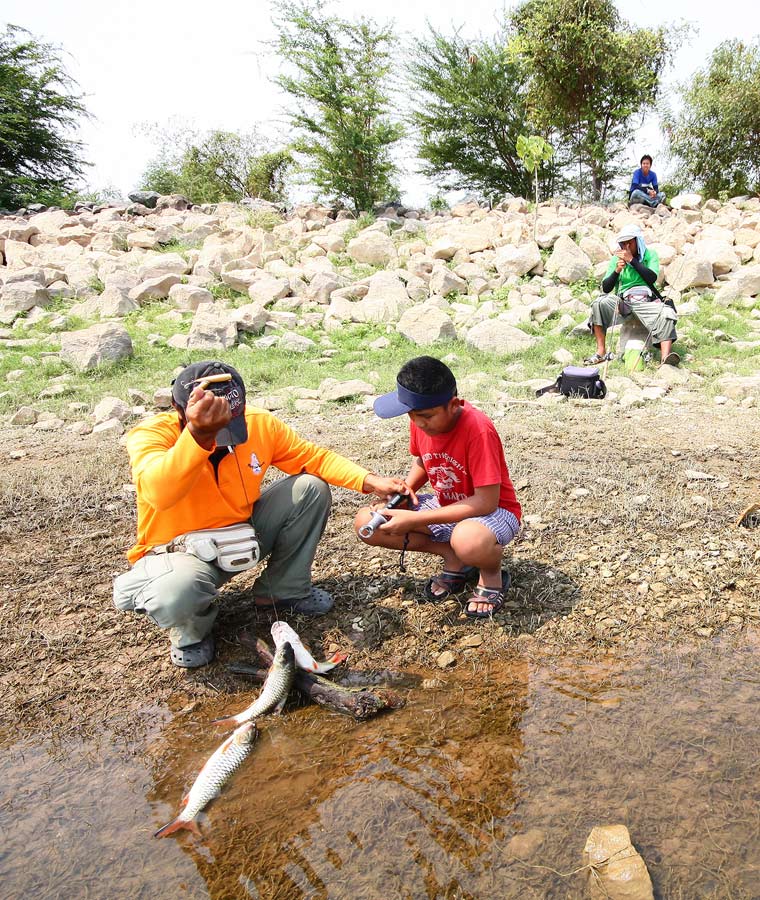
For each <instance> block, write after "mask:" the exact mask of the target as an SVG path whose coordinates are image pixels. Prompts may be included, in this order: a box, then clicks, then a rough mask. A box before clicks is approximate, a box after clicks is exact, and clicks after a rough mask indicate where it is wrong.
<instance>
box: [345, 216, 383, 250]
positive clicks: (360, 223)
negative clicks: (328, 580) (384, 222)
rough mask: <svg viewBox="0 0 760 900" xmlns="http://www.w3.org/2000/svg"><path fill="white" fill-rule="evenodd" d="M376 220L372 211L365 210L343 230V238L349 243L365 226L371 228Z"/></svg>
mask: <svg viewBox="0 0 760 900" xmlns="http://www.w3.org/2000/svg"><path fill="white" fill-rule="evenodd" d="M375 221H376V219H375V217H374V215H373V214H372V213H368V212H363V213H362V214H361V215H360V216H359V218H358V219H356V220H355V221H354V222H352V223H351V224H350V225H349V227H348V228H347V229H346V230H345V231H344V232H343V240H344V241H345V242H346V244H348V242H349V241H350V240H352V239H353V238H355V237H356V235H357V234H359V232H360V231H362V230H363V229H364V228H369V226H370V225H372V224H373V223H374V222H375Z"/></svg>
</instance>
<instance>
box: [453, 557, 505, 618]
mask: <svg viewBox="0 0 760 900" xmlns="http://www.w3.org/2000/svg"><path fill="white" fill-rule="evenodd" d="M511 584H512V576H511V575H510V574H509V572H508V571H507V570H506V569H503V570H502V573H501V589H499V588H487V587H481V586H480V585H478V586H477V587H476V588H475V589H474V590H473V592H472V594H471V595H470V596H469V597H468V598H467V604H466V606H465V609H464V614H465V615H466V616H467V618H468V619H490V618H491V617H492V616H494V615H495V614H496V613H497V612H500V611H501V609H502V608H503V606H504V594H506V592H507V591H508V590H509V588H510V585H511ZM471 603H487V604H488V605H489V606H490V607H491V609H490V610H488V611H484V610H477V609H470V608H469V607H470V604H471Z"/></svg>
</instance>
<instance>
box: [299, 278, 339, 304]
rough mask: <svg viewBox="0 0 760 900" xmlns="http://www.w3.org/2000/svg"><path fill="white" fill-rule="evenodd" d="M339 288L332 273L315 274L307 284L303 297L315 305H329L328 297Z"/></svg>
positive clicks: (336, 279)
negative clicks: (312, 301)
mask: <svg viewBox="0 0 760 900" xmlns="http://www.w3.org/2000/svg"><path fill="white" fill-rule="evenodd" d="M339 287H340V282H339V281H338V278H337V276H336V275H334V274H333V273H332V272H317V274H316V275H315V276H314V277H313V278H312V279H311V281H310V282H309V286H308V287H307V288H306V291H305V295H306V297H307V298H308V299H309V300H314V301H315V302H316V303H329V302H330V295H331V294H332V292H333V291H335V290H337V289H338V288H339Z"/></svg>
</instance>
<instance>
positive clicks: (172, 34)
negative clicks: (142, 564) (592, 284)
mask: <svg viewBox="0 0 760 900" xmlns="http://www.w3.org/2000/svg"><path fill="white" fill-rule="evenodd" d="M513 5H514V4H512V3H507V4H506V8H507V9H510V8H512V6H513ZM618 7H619V9H620V10H621V13H622V14H623V16H624V17H625V18H626V19H628V20H629V21H631V22H633V23H635V24H636V25H639V26H640V27H647V26H657V25H659V24H665V23H676V22H680V21H688V22H690V23H691V24H692V25H693V27H694V29H695V31H694V32H693V33H692V34H691V37H690V38H689V39H688V42H687V43H685V44H684V45H683V46H682V47H681V49H680V50H679V51H678V52H677V53H676V54H674V56H673V59H672V61H671V63H672V64H671V66H670V67H669V68H668V71H667V72H666V74H665V77H664V79H663V81H664V85H665V88H666V90H668V89H670V90H672V88H673V86H674V85H675V84H676V83H677V82H680V81H684V80H687V79H688V78H689V77H690V76H691V75H692V74H693V73H694V72H695V71H696V70H697V69H698V68H700V67H701V66H703V65H704V64H705V62H706V60H707V59H708V57H709V55H710V53H711V52H712V50H713V49H714V47H716V46H717V45H718V44H719V43H720V42H721V41H724V40H726V39H728V38H735V37H741V38H743V39H745V40H748V39H751V38H752V37H754V36H756V35H758V34H760V6H757V7H756V6H755V5H754V3H749V2H747V0H723V2H721V3H716V2H715V0H666V2H657V0H638V2H636V3H630V4H623V3H618ZM330 9H331V11H335V12H336V13H338V14H340V15H342V16H345V17H348V18H351V17H353V16H359V15H364V16H368V17H371V18H374V19H376V20H377V21H380V22H388V21H392V22H393V23H394V26H395V30H396V33H397V34H399V35H402V36H403V37H404V38H405V41H404V45H403V47H402V48H401V49H399V50H398V51H397V69H398V71H399V72H400V71H401V69H402V66H403V64H404V61H405V59H406V54H408V53H411V52H414V49H413V48H414V39H415V36H420V35H422V34H424V33H425V32H426V29H427V25H426V23H427V22H431V23H432V24H433V25H434V26H435V27H436V28H437V29H438V30H441V31H443V32H444V33H450V32H451V31H453V30H454V28H461V30H462V33H463V35H465V36H467V37H469V38H477V37H478V36H487V35H490V34H492V33H493V32H494V31H495V28H496V21H497V19H498V18H499V17H500V14H501V10H502V7H501V6H499V5H498V4H493V3H491V2H484V0H469V2H467V4H466V5H465V4H462V3H461V2H454V0H415V2H413V3H412V2H409V0H383V2H382V3H381V2H377V0H374V2H370V0H336V2H334V3H333V4H332V6H331V7H330ZM660 16H663V18H660ZM271 18H272V6H271V3H270V2H269V0H219V2H217V3H215V4H212V3H209V2H208V0H203V2H200V0H183V2H178V0H130V2H128V3H107V2H103V0H70V2H68V3H62V2H61V0H36V2H34V3H30V2H29V0H3V3H2V6H1V7H0V26H2V25H5V24H13V25H19V26H22V27H24V28H27V29H28V30H29V31H31V32H32V33H33V34H34V35H35V36H36V37H38V38H39V39H41V40H44V41H45V42H50V43H54V44H56V45H58V46H60V47H61V48H62V49H63V54H62V58H63V61H64V63H65V65H66V68H67V70H68V72H69V74H71V75H72V76H73V77H74V78H75V79H76V81H77V82H78V84H79V88H80V90H81V91H82V93H83V94H84V95H85V104H86V106H87V108H88V110H89V111H90V112H91V113H92V116H93V118H92V119H91V120H89V121H87V122H85V123H83V125H82V127H81V128H80V131H79V135H78V137H79V138H80V139H81V140H82V141H83V142H84V145H85V148H84V156H85V158H87V159H89V160H90V161H91V162H92V163H93V165H92V167H91V168H90V169H89V170H88V176H87V180H88V183H89V186H90V187H93V188H104V187H107V186H108V187H114V188H116V189H117V190H119V191H120V192H121V193H122V194H126V193H127V192H128V191H130V190H133V189H134V188H135V187H137V186H138V183H139V180H140V175H141V173H142V172H143V171H144V169H145V166H146V164H147V163H148V161H149V160H150V159H151V158H153V157H155V156H156V155H157V153H158V151H159V149H160V148H159V146H158V145H157V144H156V143H155V141H152V140H151V139H150V138H149V136H148V134H149V132H150V129H148V131H147V133H146V126H150V125H151V124H153V123H156V124H158V125H159V126H160V127H164V126H166V125H172V124H174V125H191V126H192V127H194V128H197V129H198V130H200V131H206V130H209V129H215V128H219V129H225V130H229V131H242V132H246V131H249V130H251V129H252V128H253V127H255V126H258V127H259V128H260V129H262V128H263V130H264V132H265V133H268V134H271V135H277V134H281V133H283V132H284V131H286V126H285V124H284V123H285V119H284V108H285V105H286V98H285V97H284V96H283V94H282V93H281V92H280V90H279V88H277V87H276V86H275V85H274V84H272V81H271V79H272V76H273V75H276V74H277V72H278V71H279V61H278V59H277V57H276V56H275V55H274V53H272V52H271V50H269V49H268V47H267V42H268V41H271V40H272V38H273V37H274V29H273V27H272V25H271ZM643 153H650V154H652V155H653V156H654V157H655V165H654V168H655V170H657V171H658V174H659V176H660V181H663V180H664V178H665V177H666V176H667V173H668V169H669V164H668V161H667V159H666V158H665V157H664V155H663V144H662V137H661V135H660V132H659V127H658V124H657V111H656V109H655V110H651V111H648V113H647V114H646V116H645V118H644V121H643V123H642V124H640V125H639V124H638V123H637V125H636V127H635V131H634V133H633V134H632V140H631V145H630V147H629V148H628V151H627V159H626V162H628V163H630V165H631V168H634V167H635V166H634V163H636V164H637V161H638V159H639V157H640V156H641V155H642V154H643ZM404 167H405V169H406V171H404V172H403V175H402V179H401V187H402V199H403V200H404V201H405V202H407V203H409V204H412V205H421V204H423V203H424V202H425V201H426V200H427V199H429V197H430V196H432V195H434V194H435V193H436V192H437V191H436V188H435V185H433V184H431V183H430V182H428V181H426V180H425V179H424V178H422V177H421V176H420V175H419V174H417V173H415V171H414V162H413V160H406V161H405V163H404Z"/></svg>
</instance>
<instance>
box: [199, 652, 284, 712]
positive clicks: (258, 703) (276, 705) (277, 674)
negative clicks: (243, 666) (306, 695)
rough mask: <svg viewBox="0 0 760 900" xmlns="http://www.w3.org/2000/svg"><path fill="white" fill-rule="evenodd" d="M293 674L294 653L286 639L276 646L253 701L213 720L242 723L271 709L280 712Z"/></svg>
mask: <svg viewBox="0 0 760 900" xmlns="http://www.w3.org/2000/svg"><path fill="white" fill-rule="evenodd" d="M295 675H296V661H295V654H294V652H293V648H292V647H291V645H290V644H289V643H287V641H286V642H285V643H284V644H282V645H281V646H279V647H278V648H277V652H276V653H275V655H274V660H273V661H272V665H271V666H270V668H269V672H268V673H267V677H266V680H265V681H264V686H263V687H262V689H261V693H260V694H259V696H258V697H257V698H256V699H255V700H254V701H253V703H252V704H251V705H250V706H249V707H248V708H247V709H244V710H243V711H242V712H240V713H238V714H237V715H235V716H224V717H223V718H221V719H214V722H230V721H232V722H237V723H238V725H242V723H243V722H250V721H251V720H252V719H256V718H257V717H258V716H263V715H266V713H268V712H272V711H273V710H274V712H278V713H279V712H281V711H282V708H283V706H285V701H286V700H287V699H288V694H289V693H290V689H291V688H292V687H293V680H294V679H295Z"/></svg>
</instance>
